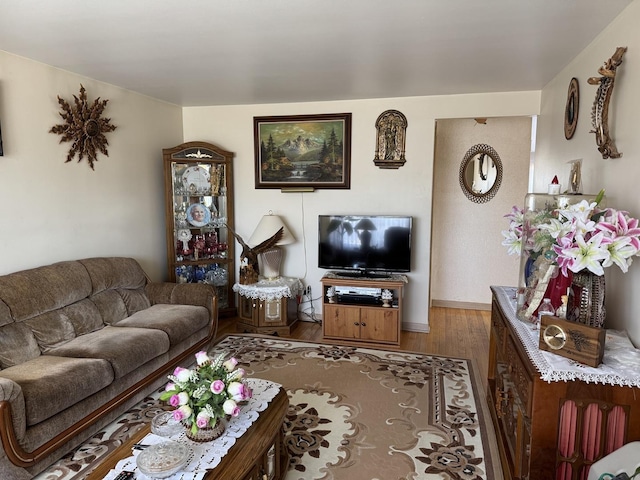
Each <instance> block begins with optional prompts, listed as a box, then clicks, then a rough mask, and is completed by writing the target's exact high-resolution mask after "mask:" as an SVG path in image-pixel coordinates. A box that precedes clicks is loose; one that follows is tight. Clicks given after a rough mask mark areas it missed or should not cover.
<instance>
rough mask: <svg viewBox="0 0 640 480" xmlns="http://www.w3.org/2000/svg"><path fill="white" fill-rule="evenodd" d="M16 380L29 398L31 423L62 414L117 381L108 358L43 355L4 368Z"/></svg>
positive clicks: (28, 405) (29, 418) (6, 374)
mask: <svg viewBox="0 0 640 480" xmlns="http://www.w3.org/2000/svg"><path fill="white" fill-rule="evenodd" d="M2 376H3V377H5V378H9V379H10V380H13V381H14V382H16V383H17V384H18V385H20V388H22V393H23V395H24V399H25V411H26V416H27V418H26V420H27V425H28V426H30V425H35V424H37V423H39V422H41V421H43V420H46V419H47V418H50V417H52V416H53V415H55V414H57V413H60V412H61V411H63V410H64V409H65V408H68V407H70V406H72V405H74V404H75V403H77V402H79V401H81V400H83V399H84V398H87V397H88V396H90V395H93V394H94V393H96V392H98V391H100V390H101V389H103V388H105V387H106V386H108V385H109V384H110V383H111V382H113V378H114V375H113V369H112V368H111V365H110V364H109V362H108V361H106V360H102V359H95V358H62V357H56V356H51V355H42V356H40V357H38V358H34V359H33V360H30V361H28V362H24V363H21V364H20V365H16V366H13V367H11V368H7V369H6V370H3V371H2Z"/></svg>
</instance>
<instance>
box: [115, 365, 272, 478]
mask: <svg viewBox="0 0 640 480" xmlns="http://www.w3.org/2000/svg"><path fill="white" fill-rule="evenodd" d="M247 383H248V384H249V386H250V387H251V388H252V389H253V397H252V398H250V399H249V401H248V402H247V403H246V404H244V405H242V406H241V409H240V415H238V416H237V417H232V418H231V420H229V422H228V423H227V428H226V429H225V432H224V433H223V434H222V436H221V437H219V438H217V439H215V440H213V441H212V442H206V443H196V442H193V441H191V440H189V439H188V438H187V437H186V435H185V433H184V432H181V433H180V434H178V435H174V436H172V437H169V438H165V437H159V436H158V435H155V434H153V433H149V434H148V435H146V436H145V437H144V438H143V439H142V440H140V442H139V443H142V444H144V445H154V444H157V443H162V442H166V441H168V440H171V441H175V442H184V443H186V444H187V445H188V446H189V448H191V450H192V455H191V458H190V459H189V463H187V465H186V466H185V467H184V469H183V471H181V472H179V473H176V474H175V475H172V476H171V477H168V480H201V479H203V478H204V476H205V475H206V473H207V470H208V469H209V470H210V469H212V468H215V467H216V466H217V465H218V464H219V463H220V461H221V460H222V457H224V456H225V455H226V454H227V452H228V451H229V449H230V448H231V447H232V446H233V445H234V444H235V443H236V439H238V438H240V437H241V436H242V434H243V433H245V432H246V431H247V430H248V429H249V427H251V425H252V424H253V423H254V422H255V421H256V420H257V419H258V416H259V414H260V412H263V411H264V410H265V409H266V408H267V406H268V405H269V403H270V402H271V401H272V400H273V399H274V398H275V397H276V395H277V394H278V391H279V390H280V388H281V385H280V384H278V383H275V382H271V381H269V380H262V379H257V378H249V379H247ZM139 453H140V452H139V451H137V450H136V451H134V452H133V453H132V455H131V456H130V457H127V458H125V459H123V460H120V461H119V462H118V463H117V464H116V468H115V469H113V470H111V471H110V472H109V473H108V474H107V475H106V476H105V477H104V480H113V479H114V478H115V477H116V476H117V475H118V473H120V472H122V471H123V470H126V471H135V472H136V476H135V478H136V480H153V479H150V478H149V477H147V476H146V475H143V474H142V473H140V472H139V471H137V469H136V456H137V455H138V454H139Z"/></svg>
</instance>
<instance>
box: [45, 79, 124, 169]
mask: <svg viewBox="0 0 640 480" xmlns="http://www.w3.org/2000/svg"><path fill="white" fill-rule="evenodd" d="M73 99H74V104H73V105H69V104H68V103H67V102H66V101H65V100H64V99H62V98H60V96H58V103H59V104H60V106H61V108H62V112H59V114H60V116H61V117H62V119H63V120H64V123H62V124H60V125H54V126H53V127H51V130H49V133H57V134H58V135H62V138H60V143H62V142H73V143H72V144H71V148H70V149H69V154H68V155H67V159H66V160H65V163H67V162H70V161H71V160H72V159H73V157H74V156H75V155H76V154H77V155H78V163H79V162H81V161H82V159H83V158H84V157H87V161H88V162H89V166H90V167H91V169H92V170H95V169H94V166H93V164H94V162H97V161H98V159H97V154H98V152H101V153H104V154H105V155H106V156H107V157H108V156H109V153H108V151H107V145H108V144H109V142H108V141H107V137H105V135H104V134H105V133H107V132H113V131H114V130H115V129H116V126H115V125H112V124H111V119H110V118H101V117H102V113H103V112H104V109H105V107H106V106H107V102H108V101H109V100H100V97H98V98H96V99H95V100H94V101H93V103H92V104H89V103H88V102H87V94H86V91H85V89H84V87H83V86H82V84H81V85H80V96H79V97H76V96H75V95H74V96H73Z"/></svg>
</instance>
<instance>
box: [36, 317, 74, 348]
mask: <svg viewBox="0 0 640 480" xmlns="http://www.w3.org/2000/svg"><path fill="white" fill-rule="evenodd" d="M24 323H25V324H26V325H27V326H28V327H29V328H30V329H31V332H32V333H33V336H34V337H35V339H36V342H38V346H39V347H40V350H41V351H42V352H47V351H48V350H50V349H51V348H54V347H57V346H59V345H62V344H64V343H66V342H68V341H69V340H71V339H73V338H75V337H76V333H75V331H74V329H73V324H72V323H71V320H69V317H68V316H67V315H65V314H64V312H63V311H62V309H58V310H54V311H52V312H47V313H43V314H42V315H38V316H37V317H33V318H31V319H29V320H25V321H24Z"/></svg>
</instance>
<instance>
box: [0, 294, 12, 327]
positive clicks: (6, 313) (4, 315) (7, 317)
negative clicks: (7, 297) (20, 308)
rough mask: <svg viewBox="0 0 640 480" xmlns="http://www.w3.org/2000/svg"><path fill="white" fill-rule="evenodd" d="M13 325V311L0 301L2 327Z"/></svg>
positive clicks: (0, 324) (0, 322)
mask: <svg viewBox="0 0 640 480" xmlns="http://www.w3.org/2000/svg"><path fill="white" fill-rule="evenodd" d="M9 323H13V317H11V310H9V307H7V304H6V303H4V302H3V301H2V300H0V327H1V326H2V325H8V324H9Z"/></svg>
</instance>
